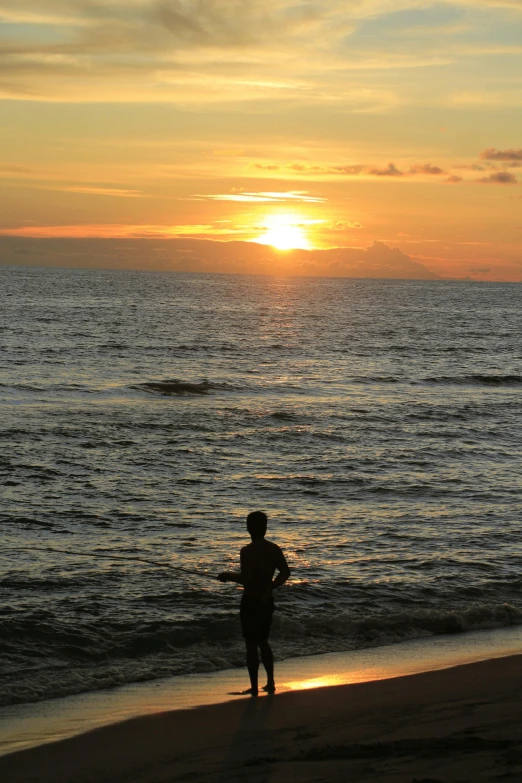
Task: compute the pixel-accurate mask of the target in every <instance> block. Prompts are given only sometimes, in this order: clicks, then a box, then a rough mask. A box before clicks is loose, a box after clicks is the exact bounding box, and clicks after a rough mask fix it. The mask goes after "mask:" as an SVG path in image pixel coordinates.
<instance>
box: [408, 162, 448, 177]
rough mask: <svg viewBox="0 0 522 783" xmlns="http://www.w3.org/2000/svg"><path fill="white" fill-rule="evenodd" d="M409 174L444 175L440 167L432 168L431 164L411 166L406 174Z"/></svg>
mask: <svg viewBox="0 0 522 783" xmlns="http://www.w3.org/2000/svg"><path fill="white" fill-rule="evenodd" d="M408 173H409V174H445V173H446V172H445V171H444V169H441V167H440V166H432V165H431V163H424V164H419V163H417V164H416V165H415V166H412V167H411V168H410V170H409V172H408Z"/></svg>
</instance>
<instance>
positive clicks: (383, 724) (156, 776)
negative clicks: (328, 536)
mask: <svg viewBox="0 0 522 783" xmlns="http://www.w3.org/2000/svg"><path fill="white" fill-rule="evenodd" d="M521 694H522V655H515V656H509V657H506V658H501V659H491V660H487V661H481V662H477V663H471V664H464V665H460V666H455V667H452V668H446V669H442V670H438V671H431V672H425V673H421V674H413V675H407V676H402V677H397V678H392V679H387V680H381V681H371V682H363V683H354V684H351V685H336V686H331V687H324V688H315V689H311V690H301V691H293V692H292V691H291V692H286V693H281V694H279V695H276V696H275V697H271V696H264V697H262V698H258V699H252V698H247V699H242V700H240V701H235V702H227V703H224V704H216V705H211V706H206V707H199V708H197V709H185V710H173V711H170V712H159V713H156V714H154V715H146V716H142V717H138V718H133V719H130V720H127V721H124V722H120V723H116V724H113V725H111V726H106V727H103V728H99V729H96V730H93V731H90V732H88V733H85V734H82V735H80V736H77V737H73V738H69V739H66V740H62V741H61V742H55V743H52V744H48V745H43V746H40V747H37V748H33V749H30V750H25V751H21V752H19V753H13V754H11V755H8V756H4V757H3V758H2V759H0V776H2V779H5V780H9V782H10V783H27V781H29V780H30V781H31V783H70V782H71V781H72V780H74V781H75V783H95V782H96V783H110V781H114V780H118V781H119V783H172V781H174V780H175V781H176V783H182V782H183V781H190V780H194V779H195V780H201V781H223V783H224V782H225V781H227V783H236V781H237V783H239V781H244V780H245V779H246V778H248V780H249V783H268V781H270V783H283V781H285V782H286V783H294V782H295V783H297V782H298V781H299V783H319V781H324V780H328V781H339V783H341V781H346V780H357V781H358V783H359V781H360V782H361V783H366V782H367V783H370V782H372V783H373V782H374V781H375V783H376V782H377V781H380V783H413V782H414V781H415V782H416V783H420V782H421V781H422V783H428V781H429V783H457V781H460V783H463V781H473V783H485V782H486V781H497V780H498V781H500V780H520V779H522V718H521V715H520V696H521Z"/></svg>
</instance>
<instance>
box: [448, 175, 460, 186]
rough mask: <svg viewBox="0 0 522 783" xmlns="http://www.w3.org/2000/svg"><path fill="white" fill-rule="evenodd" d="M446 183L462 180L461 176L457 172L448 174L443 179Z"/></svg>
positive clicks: (452, 183) (455, 182) (454, 183)
mask: <svg viewBox="0 0 522 783" xmlns="http://www.w3.org/2000/svg"><path fill="white" fill-rule="evenodd" d="M444 181H445V182H446V183H447V184H448V185H456V184H457V183H458V182H462V177H459V176H457V174H450V176H449V177H448V178H447V179H446V180H444Z"/></svg>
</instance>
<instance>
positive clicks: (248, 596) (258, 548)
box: [218, 511, 290, 696]
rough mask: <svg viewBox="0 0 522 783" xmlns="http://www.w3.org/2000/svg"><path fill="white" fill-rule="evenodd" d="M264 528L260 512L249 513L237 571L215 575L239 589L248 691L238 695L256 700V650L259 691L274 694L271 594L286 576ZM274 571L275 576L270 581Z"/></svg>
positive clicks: (278, 550) (284, 565)
mask: <svg viewBox="0 0 522 783" xmlns="http://www.w3.org/2000/svg"><path fill="white" fill-rule="evenodd" d="M267 524H268V519H267V516H266V514H265V513H264V512H263V511H252V512H251V513H250V514H249V515H248V516H247V530H248V532H249V533H250V537H251V539H252V542H251V543H250V544H247V546H244V547H243V548H242V549H241V553H240V564H241V571H239V572H237V571H223V572H222V573H220V574H219V575H218V579H219V581H220V582H237V583H238V584H240V585H243V595H242V596H241V607H240V612H239V616H240V620H241V630H242V633H243V637H244V639H245V645H246V663H247V668H248V675H249V677H250V688H248V689H247V690H245V691H242V693H243V694H245V695H246V694H249V695H251V696H257V695H258V692H259V690H258V671H259V656H258V648H259V650H260V651H261V660H262V662H263V666H264V668H265V671H266V677H267V681H266V685H265V686H264V687H263V690H264V691H266V692H267V693H275V690H276V686H275V680H274V656H273V653H272V648H271V647H270V644H269V643H268V637H269V635H270V627H271V625H272V615H273V612H274V598H273V595H272V591H273V590H274V588H276V587H280V586H281V585H283V584H284V583H285V582H286V580H287V579H288V577H289V576H290V569H289V567H288V563H287V562H286V558H285V556H284V554H283V551H282V549H281V548H280V547H278V546H277V544H274V543H273V542H272V541H268V540H267V539H266V538H265V534H266V529H267ZM276 571H278V574H277V576H276V577H275V579H274V573H275V572H276Z"/></svg>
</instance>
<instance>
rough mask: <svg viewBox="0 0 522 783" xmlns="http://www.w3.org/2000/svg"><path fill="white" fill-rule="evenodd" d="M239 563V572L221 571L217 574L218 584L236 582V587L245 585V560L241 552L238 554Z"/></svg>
mask: <svg viewBox="0 0 522 783" xmlns="http://www.w3.org/2000/svg"><path fill="white" fill-rule="evenodd" d="M240 561H241V571H222V572H221V573H220V574H218V579H219V581H220V582H237V584H238V585H244V584H245V562H244V561H245V558H244V555H243V550H241V554H240Z"/></svg>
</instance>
